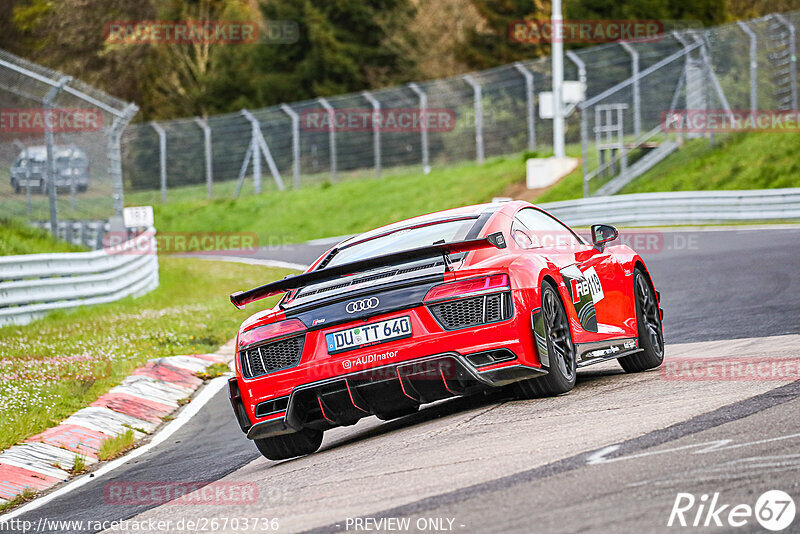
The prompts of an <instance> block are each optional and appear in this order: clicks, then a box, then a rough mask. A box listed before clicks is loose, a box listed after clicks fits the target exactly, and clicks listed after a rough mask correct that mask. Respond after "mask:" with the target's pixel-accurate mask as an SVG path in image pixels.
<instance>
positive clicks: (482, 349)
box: [229, 201, 664, 460]
mask: <svg viewBox="0 0 800 534" xmlns="http://www.w3.org/2000/svg"><path fill="white" fill-rule="evenodd" d="M617 236H618V233H617V230H616V229H615V228H614V227H612V226H607V225H602V224H600V225H595V226H593V227H592V243H588V242H586V241H585V240H584V239H583V238H582V237H581V236H580V235H578V234H577V233H575V232H574V231H573V230H571V229H570V228H569V227H567V226H566V225H565V224H563V223H561V222H560V221H559V220H558V219H556V218H555V217H553V216H551V215H550V214H548V213H547V212H545V211H543V210H541V209H539V208H537V207H535V206H532V205H531V204H529V203H527V202H521V201H515V202H506V203H495V204H484V205H479V206H469V207H465V208H458V209H452V210H447V211H442V212H438V213H432V214H430V215H424V216H421V217H416V218H413V219H409V220H406V221H401V222H398V223H395V224H391V225H388V226H384V227H382V228H378V229H377V230H373V231H370V232H367V233H364V234H361V235H358V236H356V237H352V238H350V239H347V240H345V241H343V242H341V243H339V244H338V245H336V246H335V247H333V248H332V249H330V250H329V251H327V252H326V253H325V254H323V255H322V256H321V257H320V258H319V259H318V260H317V261H316V262H315V263H314V264H313V265H312V266H311V267H310V268H309V269H308V270H307V271H306V272H305V273H303V274H299V275H297V276H289V277H287V278H284V279H283V280H279V281H277V282H273V283H270V284H266V285H263V286H260V287H257V288H255V289H250V290H249V291H244V292H238V293H234V294H233V295H231V302H233V304H234V305H236V306H237V307H239V308H241V307H243V306H244V305H245V304H247V303H248V302H253V301H255V300H258V299H261V298H264V297H267V296H270V295H277V294H281V293H283V298H282V299H281V300H280V302H279V303H278V304H277V305H276V306H275V307H274V308H273V309H271V310H268V311H265V312H261V313H257V314H255V315H253V316H251V317H250V318H249V319H247V320H246V321H245V322H244V323H243V324H242V326H241V328H240V330H239V335H238V338H237V358H236V377H235V378H231V379H230V382H229V389H230V400H231V403H232V405H233V410H234V413H235V414H236V418H237V420H238V421H239V424H240V426H241V428H242V430H243V431H244V432H246V433H247V437H248V438H250V439H252V440H254V441H255V443H256V446H257V447H258V449H259V451H261V453H262V454H263V455H264V456H266V457H267V458H270V459H273V460H280V459H285V458H291V457H294V456H299V455H303V454H310V453H312V452H314V451H316V450H317V449H318V448H319V446H320V444H321V442H322V434H323V432H324V431H325V430H326V429H329V428H333V427H335V426H342V425H352V424H354V423H355V422H356V421H358V420H359V419H361V418H362V417H367V416H370V415H376V416H378V417H379V418H381V419H384V420H387V419H392V418H395V417H400V416H403V415H406V414H410V413H413V412H415V411H417V410H418V409H419V406H420V405H421V404H424V403H428V402H432V401H436V400H439V399H443V398H447V397H451V396H456V395H469V394H472V393H476V392H481V391H484V390H486V389H487V388H496V387H503V386H510V387H511V388H513V389H514V391H515V392H516V394H518V395H519V396H520V397H523V398H532V397H540V396H546V395H558V394H561V393H565V392H567V391H569V390H570V389H572V388H573V386H574V385H575V377H576V368H577V367H583V366H585V365H590V364H593V363H596V362H601V361H605V360H608V359H611V358H616V359H618V361H619V363H620V365H621V366H622V368H623V369H624V370H625V371H629V372H633V371H643V370H645V369H650V368H653V367H657V366H658V365H660V364H661V362H662V360H663V357H664V340H663V334H662V328H661V319H662V311H661V308H660V306H659V295H658V292H657V291H655V287H654V285H653V281H652V279H651V277H650V275H649V273H648V271H647V267H646V266H645V264H644V261H642V259H641V258H640V257H639V255H638V254H636V252H634V251H633V250H631V249H630V248H629V247H627V246H625V245H616V246H608V244H609V243H610V242H612V241H614V240H615V239H616V238H617Z"/></svg>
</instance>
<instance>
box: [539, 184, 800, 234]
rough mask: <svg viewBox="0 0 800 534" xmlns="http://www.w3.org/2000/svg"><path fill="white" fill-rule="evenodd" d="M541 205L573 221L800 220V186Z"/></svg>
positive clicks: (644, 223)
mask: <svg viewBox="0 0 800 534" xmlns="http://www.w3.org/2000/svg"><path fill="white" fill-rule="evenodd" d="M539 206H540V207H541V208H543V209H545V210H547V211H549V212H550V213H552V214H553V215H555V216H556V217H558V218H559V219H561V220H562V221H564V222H565V223H567V224H569V225H570V226H589V225H591V224H595V223H608V224H619V225H626V226H657V225H673V224H680V225H684V224H709V223H730V222H739V221H774V220H787V219H800V188H792V189H758V190H752V191H681V192H671V193H638V194H633V195H615V196H609V197H590V198H581V199H577V200H565V201H563V202H549V203H546V204H539Z"/></svg>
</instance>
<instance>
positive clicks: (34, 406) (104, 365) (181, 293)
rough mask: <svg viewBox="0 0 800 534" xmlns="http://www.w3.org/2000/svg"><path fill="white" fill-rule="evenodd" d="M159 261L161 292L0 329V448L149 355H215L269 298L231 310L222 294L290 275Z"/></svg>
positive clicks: (77, 405) (114, 381)
mask: <svg viewBox="0 0 800 534" xmlns="http://www.w3.org/2000/svg"><path fill="white" fill-rule="evenodd" d="M159 263H160V269H159V274H160V281H161V283H160V286H159V288H158V289H156V290H154V291H152V292H150V293H148V294H147V295H144V296H142V297H140V298H138V299H134V298H131V297H129V298H125V299H123V300H120V301H117V302H114V303H111V304H104V305H99V306H91V307H86V308H79V309H76V310H71V311H58V312H55V313H53V314H51V315H48V316H47V317H45V318H44V319H41V320H39V321H36V322H34V323H31V324H28V325H24V326H6V327H2V328H0V450H2V449H5V448H7V447H9V446H11V445H13V444H15V443H17V442H19V441H21V440H23V439H24V438H26V437H28V436H31V435H33V434H36V433H39V432H41V431H43V430H45V429H46V428H48V427H51V426H54V425H56V424H57V423H58V422H59V421H61V420H62V419H64V418H65V417H68V416H69V415H71V414H72V413H74V412H76V411H77V410H79V409H81V408H83V407H85V406H88V405H89V404H90V403H91V402H93V401H94V400H96V399H97V398H98V397H99V396H100V395H102V394H103V393H105V392H107V391H108V390H109V389H110V388H112V387H113V386H115V385H118V384H119V383H120V382H121V381H122V379H123V378H125V377H126V376H128V375H129V374H130V372H131V371H132V370H133V369H135V368H137V367H140V366H141V365H143V364H144V363H145V362H146V361H147V360H148V359H150V358H157V357H162V356H174V355H177V354H202V353H209V352H213V351H214V350H216V349H217V348H218V347H219V346H220V345H222V344H223V343H225V342H226V341H228V340H229V339H231V338H232V337H233V336H234V335H235V334H236V330H237V328H238V326H239V324H241V322H242V321H243V320H244V319H245V318H246V317H247V316H248V315H249V314H251V313H253V312H255V311H257V310H259V309H264V308H268V307H270V306H272V305H273V304H274V302H275V300H274V299H267V300H265V301H261V302H258V303H255V305H253V306H248V310H246V311H245V310H236V309H235V308H234V307H233V306H231V304H230V301H229V299H228V295H229V294H230V293H231V292H233V291H236V290H240V289H247V288H249V287H254V286H256V285H259V284H262V283H264V282H266V281H269V280H275V279H279V278H282V277H283V276H285V275H286V274H288V272H289V271H285V270H280V269H267V268H264V267H259V266H253V265H242V264H230V263H222V262H215V261H205V260H195V259H188V258H174V257H162V258H159Z"/></svg>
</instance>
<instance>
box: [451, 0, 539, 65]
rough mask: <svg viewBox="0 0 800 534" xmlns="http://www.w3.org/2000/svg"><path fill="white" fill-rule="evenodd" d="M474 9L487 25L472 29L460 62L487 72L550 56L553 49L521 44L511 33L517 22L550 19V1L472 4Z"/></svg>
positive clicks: (495, 0) (483, 0)
mask: <svg viewBox="0 0 800 534" xmlns="http://www.w3.org/2000/svg"><path fill="white" fill-rule="evenodd" d="M472 5H473V6H474V7H475V9H476V10H477V11H478V13H479V14H480V16H481V17H482V19H483V24H482V25H481V27H476V28H471V29H469V30H468V31H467V35H466V37H465V38H464V39H463V40H462V41H461V43H459V47H458V48H457V50H458V52H457V55H458V57H459V59H461V60H462V61H464V63H466V64H467V65H468V66H469V67H470V68H472V69H486V68H490V67H495V66H498V65H504V64H507V63H512V62H514V61H518V60H522V59H530V58H533V57H537V56H541V55H544V54H546V53H549V50H550V46H549V45H546V44H531V43H524V42H518V41H516V40H514V39H512V37H511V35H510V33H509V29H510V28H511V24H512V23H514V22H517V21H521V20H528V21H538V20H546V19H549V18H550V13H551V5H550V1H549V0H472Z"/></svg>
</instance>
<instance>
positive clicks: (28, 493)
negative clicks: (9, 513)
mask: <svg viewBox="0 0 800 534" xmlns="http://www.w3.org/2000/svg"><path fill="white" fill-rule="evenodd" d="M34 497H36V490H35V489H31V488H25V489H24V490H22V493H20V494H19V495H17V496H16V497H14V498H13V499H10V500H8V501H6V502H4V503H2V504H0V512H5V511H6V510H10V509H11V508H15V507H17V506H19V505H20V504H23V503H26V502H28V501H30V500H32V499H33V498H34Z"/></svg>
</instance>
